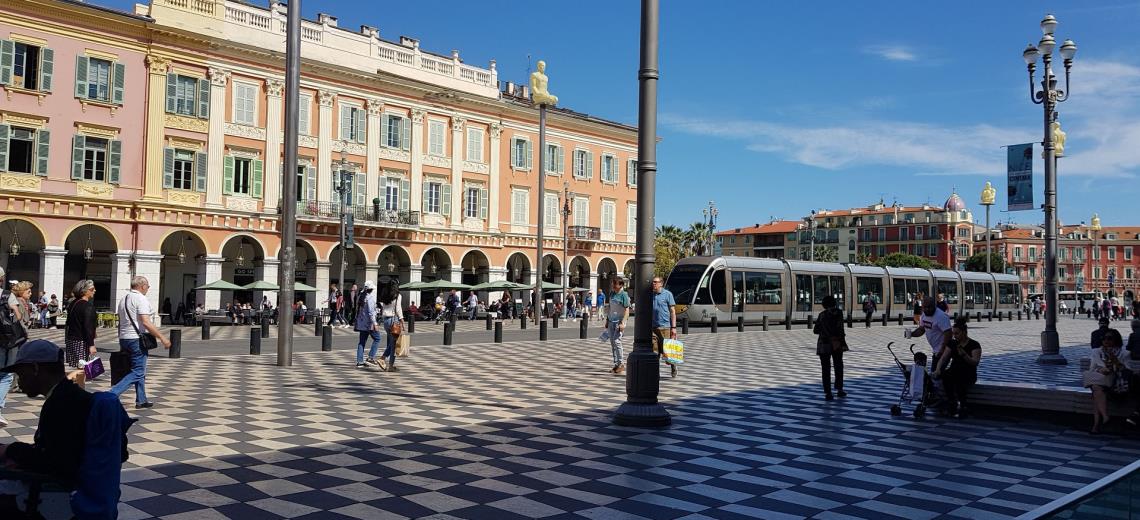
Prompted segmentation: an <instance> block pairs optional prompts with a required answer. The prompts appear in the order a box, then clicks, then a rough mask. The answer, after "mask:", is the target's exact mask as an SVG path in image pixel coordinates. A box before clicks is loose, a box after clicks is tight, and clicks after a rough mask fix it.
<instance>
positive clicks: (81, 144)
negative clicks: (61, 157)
mask: <svg viewBox="0 0 1140 520" xmlns="http://www.w3.org/2000/svg"><path fill="white" fill-rule="evenodd" d="M86 147H87V138H86V137H83V136H82V135H77V136H75V137H72V138H71V178H72V179H74V180H82V179H83V151H84V148H86Z"/></svg>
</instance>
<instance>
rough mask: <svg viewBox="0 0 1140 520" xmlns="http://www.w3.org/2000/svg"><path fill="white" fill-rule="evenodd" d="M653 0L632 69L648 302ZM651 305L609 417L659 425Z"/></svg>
mask: <svg viewBox="0 0 1140 520" xmlns="http://www.w3.org/2000/svg"><path fill="white" fill-rule="evenodd" d="M659 7H660V6H659V3H658V0H641V68H640V70H639V71H638V75H637V76H638V82H639V87H640V88H639V92H638V100H639V105H640V106H639V107H638V121H637V123H638V124H637V127H638V132H637V180H638V188H637V248H636V251H637V278H636V280H635V282H636V294H637V301H638V302H652V301H653V289H652V288H651V285H652V284H651V282H652V280H653V269H654V266H655V264H656V262H657V259H656V257H655V256H654V252H653V230H654V221H653V214H654V208H653V206H654V190H655V184H656V182H657V79H658V69H657V28H658V16H659ZM652 321H653V306H652V305H648V304H646V305H641V304H639V305H638V306H637V307H636V314H635V316H634V327H633V331H634V332H633V352H631V353H630V354H629V358H628V362H627V364H626V365H627V366H628V367H629V369H628V370H627V371H626V375H625V393H626V401H625V402H624V403H622V405H621V406H619V407H618V409H617V412H616V413H615V414H614V417H613V423H614V424H616V425H619V426H636V427H663V426H668V425H669V424H670V422H672V419H671V418H670V417H669V412H668V411H666V410H665V407H664V406H661V403H659V402H657V394H658V392H659V391H660V385H661V373H660V372H659V370H658V369H659V362H658V358H657V354H655V353H654V352H653V347H652V339H651V337H650V335H651V334H652V333H653V323H652Z"/></svg>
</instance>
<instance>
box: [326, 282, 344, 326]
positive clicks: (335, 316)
mask: <svg viewBox="0 0 1140 520" xmlns="http://www.w3.org/2000/svg"><path fill="white" fill-rule="evenodd" d="M338 296H340V289H339V288H338V287H337V285H336V284H335V283H334V284H331V285H329V299H328V303H329V326H330V327H332V326H335V325H339V324H341V323H343V322H342V321H340V309H338V308H337V304H336V302H337V297H338Z"/></svg>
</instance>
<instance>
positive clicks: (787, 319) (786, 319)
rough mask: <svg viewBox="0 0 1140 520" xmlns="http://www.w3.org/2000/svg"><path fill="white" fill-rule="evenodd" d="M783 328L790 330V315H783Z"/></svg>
mask: <svg viewBox="0 0 1140 520" xmlns="http://www.w3.org/2000/svg"><path fill="white" fill-rule="evenodd" d="M784 330H792V318H791V317H790V316H785V317H784Z"/></svg>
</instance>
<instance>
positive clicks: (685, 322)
mask: <svg viewBox="0 0 1140 520" xmlns="http://www.w3.org/2000/svg"><path fill="white" fill-rule="evenodd" d="M681 334H684V335H686V336H688V335H689V317H688V316H685V317H684V318H681Z"/></svg>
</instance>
